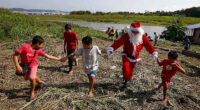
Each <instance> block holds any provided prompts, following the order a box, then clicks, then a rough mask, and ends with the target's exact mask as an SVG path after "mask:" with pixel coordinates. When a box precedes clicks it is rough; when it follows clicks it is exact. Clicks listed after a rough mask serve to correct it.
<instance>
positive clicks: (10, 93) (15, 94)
mask: <svg viewBox="0 0 200 110" xmlns="http://www.w3.org/2000/svg"><path fill="white" fill-rule="evenodd" d="M29 91H30V88H22V89H11V90H2V89H0V93H3V94H5V95H6V96H7V97H8V99H17V98H29V95H28V94H29ZM20 93H22V95H21V94H20Z"/></svg>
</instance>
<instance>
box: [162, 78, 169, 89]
mask: <svg viewBox="0 0 200 110" xmlns="http://www.w3.org/2000/svg"><path fill="white" fill-rule="evenodd" d="M161 78H162V86H163V89H164V91H166V90H167V89H168V81H167V79H166V78H165V77H161Z"/></svg>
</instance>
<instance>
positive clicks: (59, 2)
mask: <svg viewBox="0 0 200 110" xmlns="http://www.w3.org/2000/svg"><path fill="white" fill-rule="evenodd" d="M194 6H196V7H197V6H200V0H0V7H2V8H25V9H47V10H61V11H78V10H89V11H91V12H96V11H102V12H119V11H129V12H145V11H151V12H153V11H162V10H163V11H175V10H181V9H186V8H191V7H194Z"/></svg>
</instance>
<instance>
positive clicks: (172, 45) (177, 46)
mask: <svg viewBox="0 0 200 110" xmlns="http://www.w3.org/2000/svg"><path fill="white" fill-rule="evenodd" d="M158 46H159V47H163V48H169V49H172V50H179V51H180V50H183V49H184V45H183V42H172V41H168V40H165V41H158ZM190 51H195V52H199V53H200V46H199V45H193V44H192V45H191V47H190Z"/></svg>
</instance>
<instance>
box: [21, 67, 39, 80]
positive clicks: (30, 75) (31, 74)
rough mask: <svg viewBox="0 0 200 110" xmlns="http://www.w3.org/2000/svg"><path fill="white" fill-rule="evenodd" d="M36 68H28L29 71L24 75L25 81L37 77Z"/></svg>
mask: <svg viewBox="0 0 200 110" xmlns="http://www.w3.org/2000/svg"><path fill="white" fill-rule="evenodd" d="M37 67H38V66H33V67H30V68H29V71H28V72H27V73H26V75H25V76H24V79H25V80H33V79H35V78H36V76H37Z"/></svg>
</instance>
